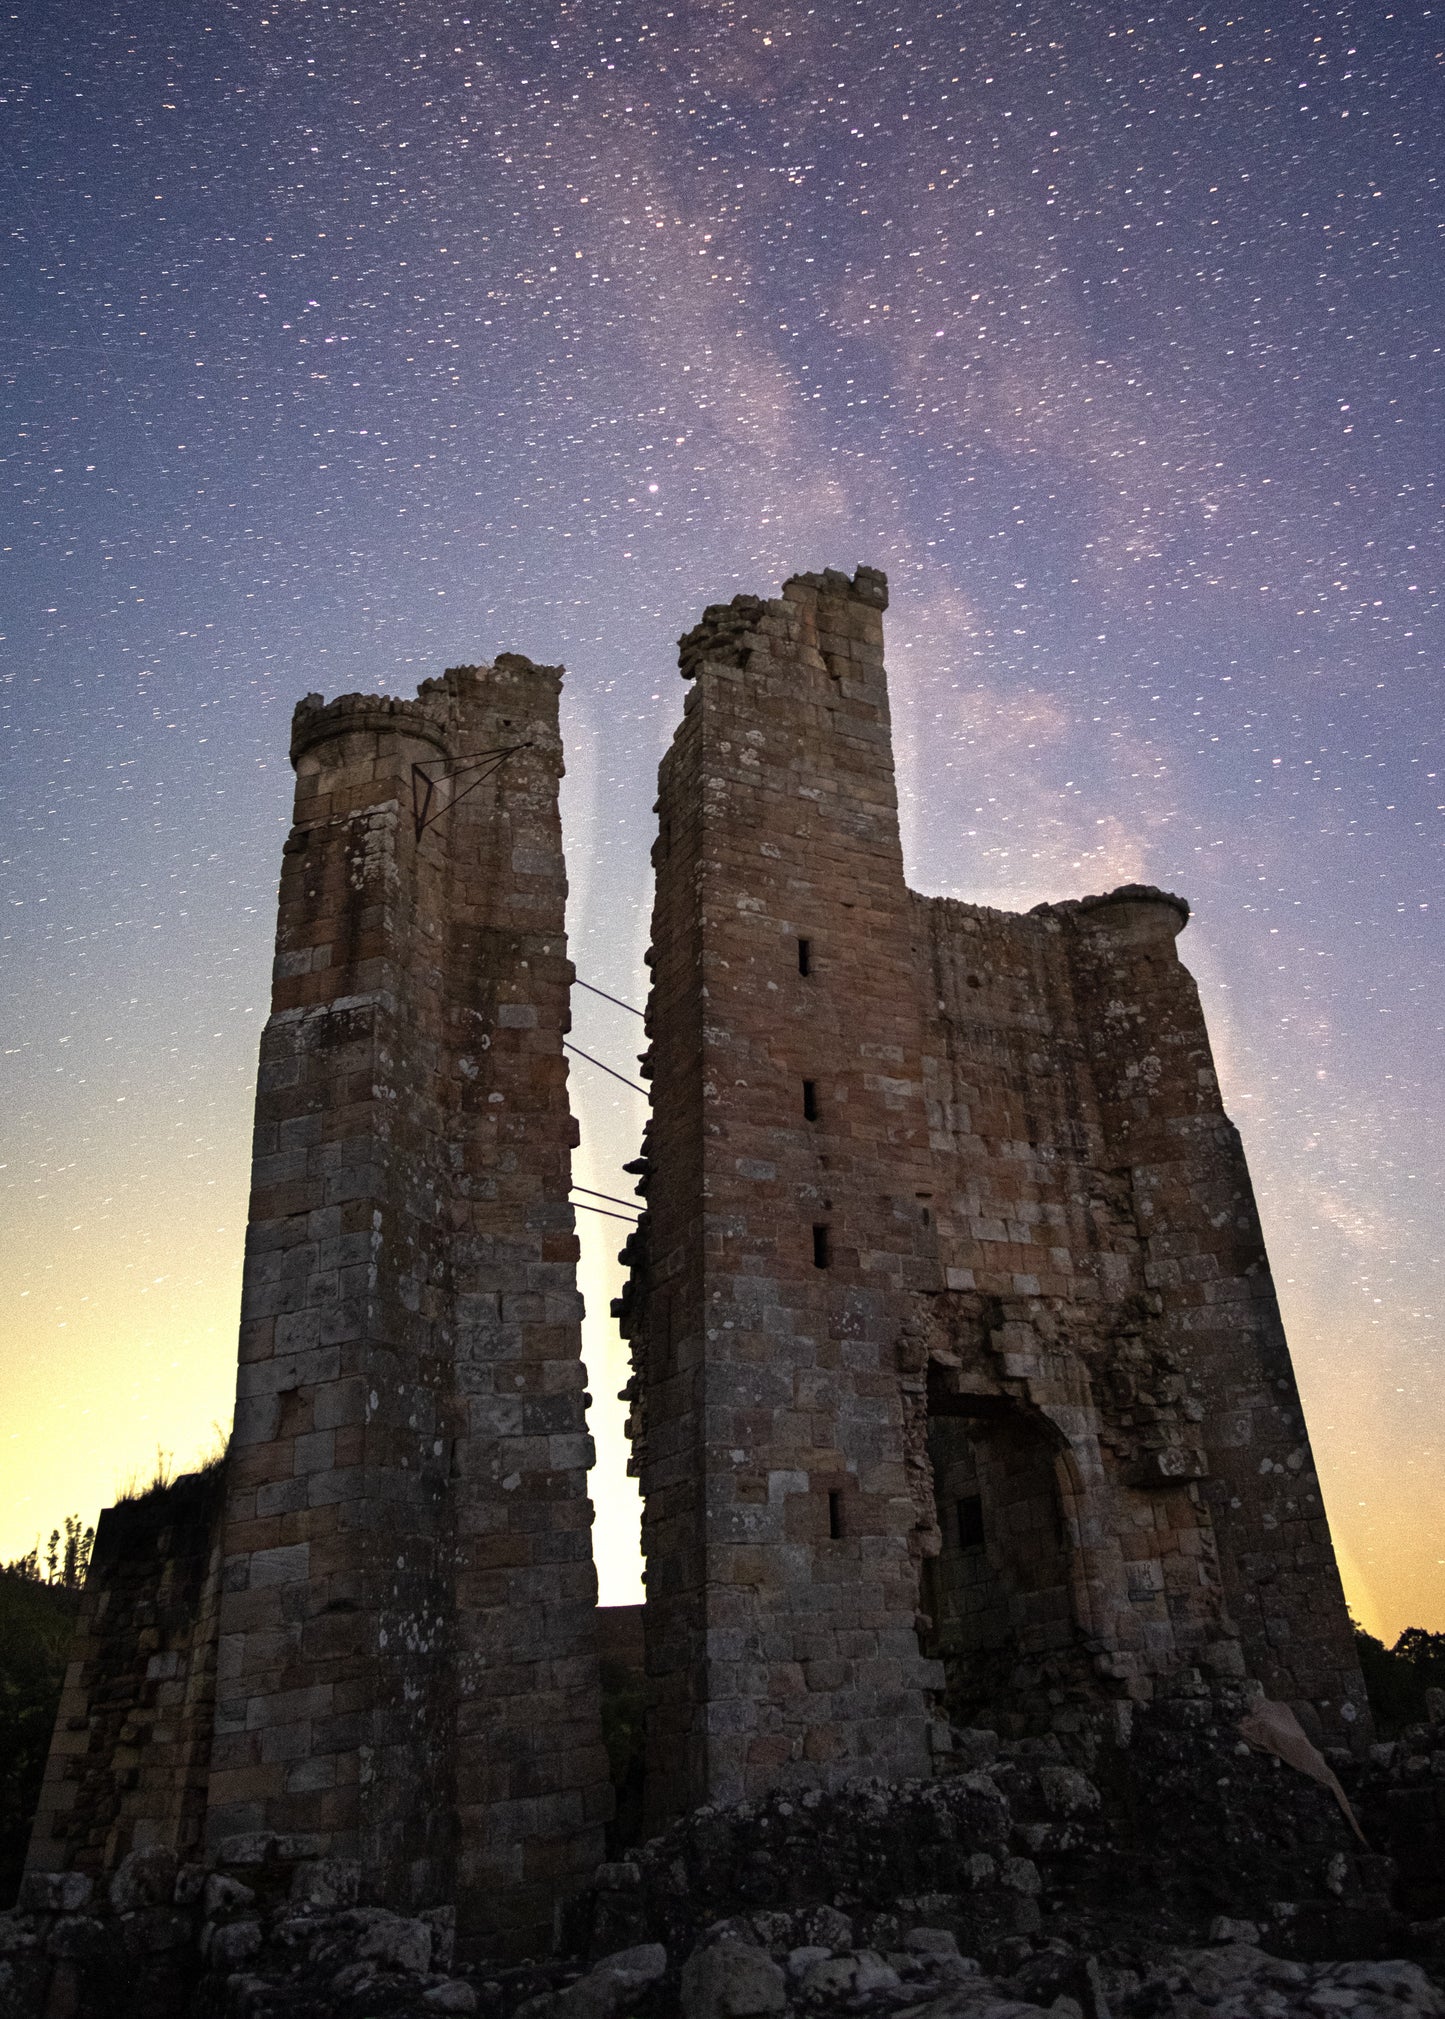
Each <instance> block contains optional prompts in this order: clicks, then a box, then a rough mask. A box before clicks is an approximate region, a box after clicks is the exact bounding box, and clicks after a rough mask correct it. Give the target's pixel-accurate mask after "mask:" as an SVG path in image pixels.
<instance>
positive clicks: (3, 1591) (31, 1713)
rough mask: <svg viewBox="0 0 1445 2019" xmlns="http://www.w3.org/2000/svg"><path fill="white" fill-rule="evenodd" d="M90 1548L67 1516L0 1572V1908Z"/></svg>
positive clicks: (21, 1854)
mask: <svg viewBox="0 0 1445 2019" xmlns="http://www.w3.org/2000/svg"><path fill="white" fill-rule="evenodd" d="M94 1540H95V1532H94V1530H93V1529H89V1528H83V1527H82V1526H81V1522H80V1517H79V1516H78V1515H74V1514H72V1515H67V1517H66V1520H65V1526H64V1528H63V1529H59V1528H57V1529H56V1530H55V1531H54V1533H53V1534H52V1535H51V1538H50V1541H49V1543H48V1545H47V1546H46V1549H45V1552H44V1555H43V1557H42V1554H41V1550H40V1546H39V1544H38V1543H37V1544H36V1546H35V1548H34V1549H32V1550H31V1551H30V1552H29V1553H28V1555H25V1556H22V1557H18V1558H17V1559H16V1561H15V1562H14V1563H7V1564H3V1565H0V1907H5V1906H8V1905H9V1904H10V1902H11V1901H12V1900H13V1899H14V1897H15V1891H16V1888H17V1886H18V1885H19V1883H20V1871H21V1867H22V1865H23V1864H24V1861H25V1846H26V1844H27V1842H28V1841H29V1837H30V1822H31V1818H32V1817H33V1816H34V1814H35V1807H36V1804H37V1802H38V1801H39V1799H40V1782H41V1778H42V1776H43V1775H44V1772H45V1756H46V1754H47V1753H48V1752H49V1750H50V1734H51V1730H52V1728H53V1727H54V1724H55V1713H56V1710H57V1708H58V1707H59V1703H60V1686H61V1684H62V1683H63V1682H64V1680H65V1665H66V1662H67V1661H68V1660H69V1658H70V1642H71V1636H72V1634H73V1633H74V1630H75V1616H76V1613H77V1612H78V1611H79V1609H80V1588H81V1586H82V1585H83V1584H84V1582H85V1572H86V1566H87V1565H88V1563H89V1562H90V1551H91V1545H92V1544H93V1542H94Z"/></svg>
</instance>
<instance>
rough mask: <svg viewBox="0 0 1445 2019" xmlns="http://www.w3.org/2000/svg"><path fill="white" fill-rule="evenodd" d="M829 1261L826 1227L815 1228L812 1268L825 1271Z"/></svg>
mask: <svg viewBox="0 0 1445 2019" xmlns="http://www.w3.org/2000/svg"><path fill="white" fill-rule="evenodd" d="M831 1260H832V1257H831V1255H830V1254H829V1252H828V1229H827V1228H826V1227H815V1228H814V1229H813V1267H814V1268H815V1269H826V1268H827V1266H828V1264H829V1262H830V1261H831Z"/></svg>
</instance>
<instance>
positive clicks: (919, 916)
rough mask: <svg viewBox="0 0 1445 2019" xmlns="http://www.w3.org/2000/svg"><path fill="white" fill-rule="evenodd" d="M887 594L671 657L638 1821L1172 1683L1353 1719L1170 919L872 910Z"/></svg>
mask: <svg viewBox="0 0 1445 2019" xmlns="http://www.w3.org/2000/svg"><path fill="white" fill-rule="evenodd" d="M886 603H887V587H886V583H885V581H884V579H883V577H882V576H881V575H879V574H877V573H876V572H874V571H873V570H871V569H866V568H863V569H859V570H858V572H857V574H856V576H855V577H854V578H853V579H852V580H851V581H850V580H849V579H848V577H846V576H844V575H840V574H836V573H834V572H833V571H831V570H830V571H828V572H827V573H825V574H823V575H821V576H818V575H803V576H797V577H795V578H794V579H793V580H791V581H790V582H787V583H786V584H785V585H784V587H783V591H782V595H781V597H780V598H778V599H776V600H773V601H769V602H763V601H761V600H759V599H758V598H756V597H748V596H739V597H735V598H734V600H733V602H732V603H731V604H730V605H727V606H715V607H714V608H712V609H710V610H709V611H708V612H707V613H706V615H705V617H704V619H703V621H702V623H701V624H700V625H698V627H697V628H696V629H695V630H693V631H692V632H690V633H689V634H688V635H687V636H686V637H685V638H684V639H683V640H682V660H681V664H682V671H683V673H684V675H685V676H686V677H687V678H689V679H690V681H691V683H692V685H691V688H690V691H689V693H688V696H687V703H686V708H685V712H684V717H683V721H682V724H681V727H680V728H679V730H678V732H677V735H676V738H675V740H674V742H673V746H672V748H671V750H670V751H669V753H668V755H667V757H666V758H665V759H664V761H663V765H662V771H661V776H660V798H659V803H658V813H659V819H660V833H659V838H658V842H657V846H656V851H655V858H654V859H655V862H656V867H657V895H656V905H655V911H654V926H653V948H652V952H651V954H650V956H649V958H650V961H651V964H652V969H653V980H652V991H651V998H650V1005H649V1031H650V1036H651V1060H650V1063H651V1071H652V1081H653V1117H652V1121H651V1123H650V1125H649V1132H648V1138H647V1144H646V1151H645V1156H644V1159H643V1162H642V1166H641V1169H642V1171H643V1176H642V1178H641V1188H642V1189H643V1191H644V1195H645V1199H646V1208H647V1209H646V1212H645V1215H644V1218H643V1221H642V1224H641V1226H640V1228H639V1230H638V1232H637V1233H636V1234H635V1235H634V1236H633V1237H632V1239H631V1243H630V1259H631V1261H632V1264H633V1273H632V1278H631V1281H630V1283H629V1286H628V1290H627V1292H626V1294H625V1296H624V1298H623V1300H622V1305H621V1307H620V1309H621V1316H622V1320H623V1327H624V1331H625V1332H626V1333H627V1335H628V1337H629V1338H630V1339H631V1342H632V1350H633V1367H634V1375H633V1381H632V1384H631V1388H630V1391H629V1393H630V1397H631V1400H632V1403H633V1414H632V1424H631V1428H632V1435H633V1457H634V1468H635V1470H636V1471H637V1472H638V1474H639V1475H640V1478H641V1483H642V1490H643V1495H644V1514H643V1545H644V1551H645V1554H646V1559H647V1605H646V1609H645V1630H646V1644H647V1670H648V1685H649V1693H650V1712H649V1716H650V1725H649V1736H648V1806H649V1812H650V1821H651V1822H652V1823H653V1824H658V1823H661V1822H664V1821H665V1820H667V1819H668V1818H669V1817H671V1816H673V1815H676V1814H678V1813H679V1812H681V1811H682V1810H684V1809H686V1808H687V1807H689V1806H690V1805H691V1804H693V1803H696V1802H698V1801H702V1800H708V1799H711V1800H720V1801H729V1800H737V1799H740V1798H746V1797H751V1796H754V1795H758V1794H761V1793H764V1792H767V1791H770V1790H773V1789H779V1788H806V1787H826V1786H828V1785H831V1784H834V1783H836V1782H838V1781H840V1780H847V1779H850V1778H856V1777H860V1776H867V1775H873V1774H883V1775H888V1776H900V1775H909V1774H919V1773H923V1772H925V1771H926V1770H927V1764H928V1762H927V1748H928V1742H929V1736H930V1714H931V1712H933V1711H934V1710H935V1709H937V1708H946V1709H947V1710H949V1711H950V1712H951V1713H952V1714H953V1716H954V1717H955V1718H956V1719H961V1720H972V1719H974V1718H975V1717H979V1716H982V1717H983V1718H984V1720H985V1721H986V1722H992V1723H998V1724H1001V1725H1002V1726H1003V1727H1004V1728H1005V1729H1008V1728H1015V1729H1019V1728H1023V1727H1024V1726H1025V1725H1027V1724H1028V1723H1033V1724H1037V1723H1039V1722H1040V1721H1042V1722H1044V1723H1047V1722H1048V1720H1049V1719H1050V1718H1053V1717H1057V1716H1060V1715H1064V1716H1067V1717H1071V1718H1076V1717H1077V1716H1078V1714H1079V1712H1080V1709H1081V1707H1082V1708H1083V1709H1084V1710H1085V1711H1087V1709H1088V1707H1089V1706H1090V1705H1095V1704H1099V1705H1102V1704H1103V1703H1104V1702H1105V1701H1107V1699H1108V1698H1110V1697H1114V1696H1127V1697H1132V1698H1134V1699H1136V1700H1140V1701H1147V1700H1148V1699H1149V1697H1150V1696H1151V1695H1153V1694H1154V1693H1156V1692H1157V1691H1158V1690H1160V1689H1167V1688H1169V1687H1172V1686H1173V1685H1174V1683H1175V1681H1176V1680H1179V1679H1182V1680H1183V1681H1184V1682H1185V1683H1186V1685H1189V1686H1192V1684H1190V1678H1191V1677H1193V1676H1194V1675H1195V1674H1196V1673H1197V1672H1198V1671H1201V1670H1202V1671H1205V1672H1208V1673H1212V1674H1213V1675H1214V1676H1216V1677H1218V1678H1220V1679H1222V1680H1225V1679H1230V1678H1234V1679H1237V1678H1240V1677H1243V1676H1245V1675H1246V1674H1248V1675H1250V1676H1252V1677H1254V1678H1256V1679H1258V1680H1259V1681H1260V1682H1262V1683H1263V1685H1264V1687H1265V1689H1266V1690H1267V1691H1268V1693H1269V1694H1270V1695H1271V1696H1274V1697H1281V1698H1284V1699H1286V1700H1287V1701H1289V1702H1290V1703H1291V1704H1292V1705H1293V1706H1294V1707H1295V1709H1296V1710H1297V1712H1298V1714H1299V1715H1300V1716H1301V1718H1302V1719H1303V1720H1304V1721H1305V1722H1306V1724H1307V1725H1308V1726H1309V1727H1310V1728H1311V1729H1312V1730H1314V1731H1315V1732H1316V1734H1317V1735H1321V1736H1322V1735H1324V1734H1326V1733H1328V1734H1332V1735H1336V1736H1340V1735H1345V1734H1348V1733H1350V1732H1351V1731H1355V1732H1362V1731H1363V1730H1364V1729H1365V1727H1366V1725H1367V1723H1368V1717H1367V1713H1366V1710H1365V1705H1364V1691H1363V1685H1362V1682H1361V1678H1360V1674H1359V1668H1358V1664H1357V1662H1356V1659H1355V1655H1354V1649H1353V1641H1352V1636H1351V1630H1350V1624H1349V1619H1348V1615H1347V1613H1346V1610H1345V1606H1344V1600H1343V1596H1342V1594H1341V1590H1340V1583H1339V1578H1338V1574H1337V1572H1336V1568H1335V1563H1334V1557H1333V1552H1332V1550H1331V1547H1330V1541H1329V1534H1328V1529H1327V1527H1326V1524H1325V1521H1324V1513H1323V1508H1322V1505H1321V1501H1320V1495H1319V1487H1318V1481H1317V1480H1316V1478H1315V1474H1314V1465H1313V1459H1312V1456H1311V1453H1310V1448H1309V1440H1308V1436H1307V1434H1306V1431H1305V1427H1304V1420H1303V1416H1302V1413H1301V1410H1300V1405H1299V1397H1298V1393H1297V1391H1296V1387H1295V1382H1294V1375H1293V1371H1292V1369H1291V1366H1290V1361H1289V1354H1288V1350H1287V1348H1286V1345H1285V1340H1284V1334H1283V1330H1282V1328H1281V1325H1280V1320H1279V1312H1278V1308H1277V1306H1276V1303H1275V1298H1274V1291H1273V1287H1272V1284H1271V1282H1270V1277H1269V1269H1268V1262H1267V1258H1266V1256H1265V1252H1264V1244H1263V1240H1262V1237H1261V1234H1260V1228H1259V1221H1258V1216H1257V1213H1256V1211H1255V1206H1254V1200H1253V1195H1252V1192H1251V1189H1250V1184H1249V1177H1248V1172H1247V1169H1246V1167H1245V1163H1244V1156H1243V1151H1242V1149H1241V1146H1240V1142H1239V1138H1238V1135H1237V1133H1236V1132H1235V1130H1234V1129H1233V1127H1232V1125H1231V1124H1230V1122H1229V1120H1228V1118H1227V1117H1226V1115H1225V1114H1224V1111H1223V1108H1222V1105H1221V1102H1220V1096H1219V1089H1218V1084H1217V1081H1216V1079H1215V1075H1214V1070H1213V1062H1212V1059H1211V1057H1210V1050H1209V1040H1208V1035H1207V1032H1206V1030H1205V1026H1204V1019H1203V1015H1202V1012H1201V1009H1200V1004H1199V998H1198V992H1197V990H1196V989H1195V987H1194V984H1193V981H1192V980H1191V978H1190V976H1189V974H1188V972H1187V970H1186V969H1185V968H1184V967H1183V966H1182V965H1181V964H1180V961H1179V958H1178V954H1177V951H1176V940H1177V937H1178V935H1179V933H1180V931H1181V929H1182V927H1183V925H1184V923H1185V921H1186V920H1187V918H1188V915H1189V907H1188V905H1187V904H1186V903H1185V902H1184V901H1183V900H1182V899H1181V898H1176V897H1172V896H1170V895H1169V894H1167V893H1165V892H1162V891H1157V890H1153V889H1145V888H1139V887H1132V886H1131V887H1129V888H1126V889H1124V890H1120V891H1116V892H1113V893H1111V894H1110V895H1108V896H1107V897H1103V898H1088V899H1083V900H1078V901H1069V902H1065V903H1062V904H1058V905H1044V906H1040V907H1038V908H1037V909H1036V910H1035V911H1034V912H1032V913H1030V914H1028V915H1027V916H1018V915H1014V914H1009V913H1004V912H998V911H993V910H990V909H988V908H987V907H983V906H975V905H969V904H963V903H958V902H954V901H952V900H945V899H938V898H934V899H928V898H923V897H918V896H916V895H915V894H914V893H912V892H910V891H909V890H908V889H907V888H906V886H905V883H904V877H903V862H902V855H901V851H900V847H899V836H898V820H897V805H896V795H895V788H894V778H893V760H892V752H891V744H890V732H889V715H888V695H887V685H886V678H885V674H884V667H883V633H882V613H883V610H884V608H885V606H886Z"/></svg>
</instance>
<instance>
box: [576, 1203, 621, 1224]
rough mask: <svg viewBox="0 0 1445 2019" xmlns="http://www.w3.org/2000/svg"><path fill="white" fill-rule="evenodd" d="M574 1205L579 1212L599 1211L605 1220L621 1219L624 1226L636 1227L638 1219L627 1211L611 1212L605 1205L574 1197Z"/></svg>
mask: <svg viewBox="0 0 1445 2019" xmlns="http://www.w3.org/2000/svg"><path fill="white" fill-rule="evenodd" d="M572 1205H573V1207H574V1208H575V1210H576V1211H577V1212H579V1213H598V1214H600V1215H601V1217H602V1218H603V1219H604V1220H620V1221H621V1222H622V1224H623V1226H624V1227H635V1226H636V1225H637V1222H636V1220H634V1219H632V1218H631V1216H630V1215H629V1214H627V1213H609V1212H608V1210H607V1208H606V1207H605V1206H589V1205H588V1203H587V1201H586V1200H585V1199H574V1200H573V1201H572Z"/></svg>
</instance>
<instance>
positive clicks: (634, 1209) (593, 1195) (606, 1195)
mask: <svg viewBox="0 0 1445 2019" xmlns="http://www.w3.org/2000/svg"><path fill="white" fill-rule="evenodd" d="M572 1190H573V1191H574V1192H585V1193H586V1194H587V1196H588V1198H589V1199H605V1200H606V1201H607V1203H608V1205H609V1206H625V1207H626V1208H627V1210H628V1212H629V1213H640V1212H641V1211H642V1208H641V1206H639V1205H638V1203H637V1201H636V1200H635V1199H618V1198H614V1197H613V1195H612V1193H611V1192H598V1191H595V1190H594V1189H593V1187H592V1186H591V1185H574V1186H573V1187H572Z"/></svg>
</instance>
